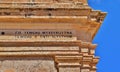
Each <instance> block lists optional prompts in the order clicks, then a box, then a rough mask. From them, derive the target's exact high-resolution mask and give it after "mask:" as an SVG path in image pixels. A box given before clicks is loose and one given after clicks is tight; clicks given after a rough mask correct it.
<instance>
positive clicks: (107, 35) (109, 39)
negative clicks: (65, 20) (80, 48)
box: [88, 0, 120, 72]
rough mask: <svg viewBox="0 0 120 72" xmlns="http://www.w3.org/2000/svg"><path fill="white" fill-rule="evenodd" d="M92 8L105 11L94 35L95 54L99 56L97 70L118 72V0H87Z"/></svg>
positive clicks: (119, 54) (119, 11) (119, 37)
mask: <svg viewBox="0 0 120 72" xmlns="http://www.w3.org/2000/svg"><path fill="white" fill-rule="evenodd" d="M88 3H89V5H90V6H91V7H92V8H93V9H94V10H101V11H104V12H107V13H108V14H107V16H106V18H105V20H104V22H103V24H102V26H101V28H100V30H99V31H98V33H97V35H96V36H95V38H94V40H93V43H96V44H98V46H97V48H96V54H95V55H96V56H99V57H100V61H99V63H98V64H97V67H98V70H97V72H120V0H88Z"/></svg>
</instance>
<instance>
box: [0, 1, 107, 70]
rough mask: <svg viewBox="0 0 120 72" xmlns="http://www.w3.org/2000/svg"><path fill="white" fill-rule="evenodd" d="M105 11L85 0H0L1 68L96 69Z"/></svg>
mask: <svg viewBox="0 0 120 72" xmlns="http://www.w3.org/2000/svg"><path fill="white" fill-rule="evenodd" d="M105 15H106V13H105V12H101V11H95V10H92V9H91V8H90V7H89V6H88V4H87V0H0V72H96V69H97V68H96V64H97V63H98V60H99V57H96V56H94V53H95V48H96V44H92V40H93V38H94V36H95V35H96V33H97V31H98V29H99V27H100V25H101V24H102V22H103V20H104V18H105Z"/></svg>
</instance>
